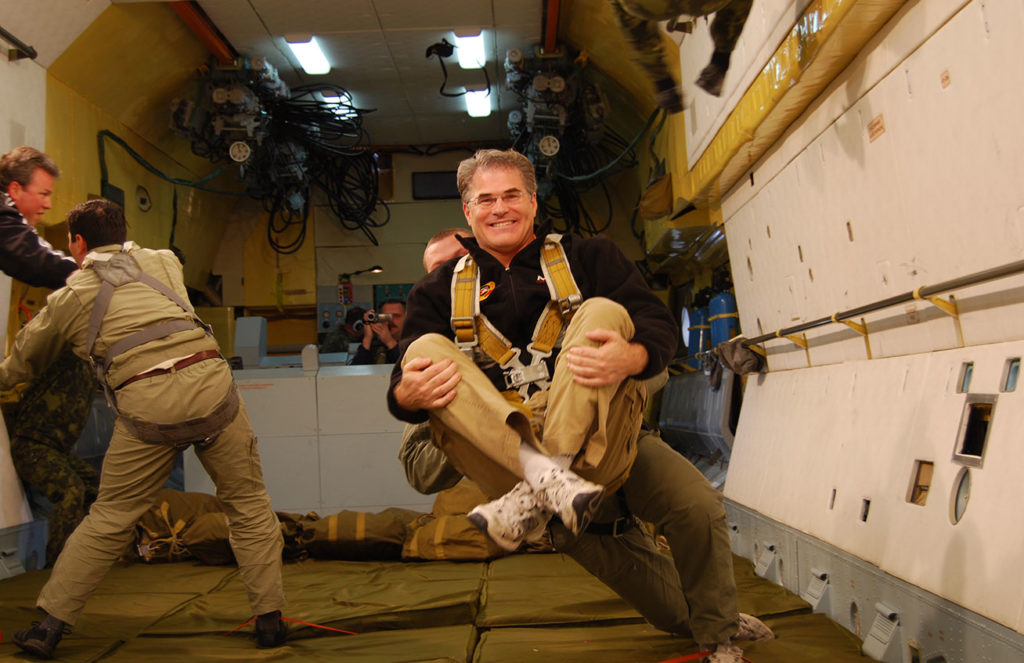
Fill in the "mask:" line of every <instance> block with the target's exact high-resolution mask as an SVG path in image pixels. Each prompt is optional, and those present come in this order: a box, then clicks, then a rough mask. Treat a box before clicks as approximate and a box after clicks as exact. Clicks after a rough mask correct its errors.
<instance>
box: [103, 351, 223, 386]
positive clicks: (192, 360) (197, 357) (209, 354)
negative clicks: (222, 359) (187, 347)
mask: <svg viewBox="0 0 1024 663" xmlns="http://www.w3.org/2000/svg"><path fill="white" fill-rule="evenodd" d="M219 356H220V351H219V350H203V351H202V352H197V353H195V354H194V355H192V356H191V357H185V358H184V359H182V360H181V361H178V362H175V364H174V365H173V366H171V367H170V368H154V369H153V370H151V371H146V372H145V373H139V374H138V375H136V376H134V377H130V378H128V379H127V380H125V381H124V382H122V383H121V384H120V385H118V387H117V388H118V389H120V388H122V387H125V386H127V385H130V384H131V383H132V382H135V381H136V380H141V379H142V378H151V377H153V376H155V375H163V374H164V373H173V372H174V371H177V370H181V369H182V368H185V367H186V366H191V365H192V364H198V363H199V362H201V361H206V360H207V359H213V358H214V357H219Z"/></svg>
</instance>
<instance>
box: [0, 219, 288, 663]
mask: <svg viewBox="0 0 1024 663" xmlns="http://www.w3.org/2000/svg"><path fill="white" fill-rule="evenodd" d="M67 220H68V228H69V233H68V234H69V237H68V240H69V247H70V252H71V255H72V257H74V259H75V261H76V262H77V263H78V265H79V266H80V267H81V269H80V271H78V272H76V273H74V274H72V275H71V276H70V277H69V278H68V280H67V285H66V286H65V287H63V288H61V289H60V290H57V291H56V292H54V293H53V294H51V295H50V296H49V297H48V299H47V304H46V307H44V308H43V309H42V310H41V311H40V312H39V314H38V315H36V317H34V318H33V319H32V320H31V322H29V324H28V325H26V326H25V327H24V328H23V329H22V330H21V331H20V332H19V333H18V336H17V338H16V340H15V344H14V348H13V350H12V352H11V354H10V356H8V357H7V359H5V360H4V361H3V363H0V388H2V387H8V386H10V385H13V384H16V383H18V382H21V381H24V380H26V379H28V378H30V377H31V376H33V375H35V374H37V373H39V372H40V371H42V370H44V369H45V368H46V367H47V366H48V365H49V363H50V362H51V361H53V359H54V358H55V357H56V356H57V354H58V353H59V352H60V350H61V348H62V347H64V346H65V345H66V344H70V345H71V348H72V350H73V351H74V352H75V354H77V355H78V356H79V357H81V358H83V359H86V360H88V361H90V362H91V363H92V364H93V366H94V367H97V373H98V375H99V376H100V378H101V382H102V383H103V387H104V388H105V390H106V392H107V397H108V402H109V403H110V404H111V407H113V408H114V410H115V413H116V417H117V418H116V421H115V425H114V433H113V436H112V438H111V440H110V447H109V450H108V451H107V454H106V457H105V458H104V461H103V471H102V474H101V477H100V489H99V496H98V497H97V499H96V502H95V503H93V505H92V508H91V510H90V511H89V515H87V516H86V518H85V520H83V521H82V523H81V524H80V525H79V526H78V527H77V528H76V529H75V531H74V532H73V533H72V534H71V536H70V538H69V539H68V540H67V543H66V544H65V546H64V549H63V551H62V552H61V554H60V556H59V557H58V559H57V563H56V565H55V566H54V569H53V572H52V574H51V575H50V579H49V581H48V582H47V583H46V585H45V586H44V587H43V589H42V591H41V592H40V595H39V598H38V600H37V602H36V605H37V606H38V607H39V608H40V609H41V610H43V611H44V612H45V613H46V617H45V619H44V620H43V621H42V622H41V623H39V624H36V625H34V626H33V627H31V628H30V629H27V630H24V631H20V632H18V633H16V634H15V635H14V642H15V644H17V645H18V646H19V647H21V648H22V649H24V650H25V651H27V652H29V653H31V654H33V655H36V656H40V657H44V658H49V657H51V656H53V651H54V648H55V647H56V646H57V644H58V643H59V642H60V639H61V635H62V633H63V632H64V630H65V629H66V628H67V627H69V626H70V625H73V624H74V623H75V622H76V621H77V619H78V616H79V614H80V613H81V611H82V609H83V608H84V607H85V602H86V600H87V599H88V598H89V596H90V595H91V594H92V592H93V591H94V590H95V589H96V588H97V586H98V585H99V584H100V582H101V581H102V580H103V577H104V575H105V574H106V572H107V571H108V570H109V569H110V567H111V565H112V564H113V563H114V562H115V561H116V560H117V557H118V555H119V554H120V553H121V551H122V550H123V549H124V547H125V546H126V545H127V544H128V541H129V539H130V537H131V531H132V526H133V525H134V523H135V522H136V521H137V520H138V519H139V517H140V516H141V515H142V514H143V513H144V512H145V511H146V510H147V509H149V508H150V506H152V503H153V500H154V496H155V494H156V492H157V491H158V490H159V489H160V487H161V486H162V485H163V483H164V481H165V480H166V479H167V476H168V475H169V474H170V472H171V469H172V466H173V464H174V459H175V457H176V456H177V454H178V452H179V451H180V449H181V448H183V447H185V446H188V445H189V444H194V445H195V447H196V453H197V455H198V456H199V458H200V460H201V462H202V463H203V466H204V467H205V468H206V471H207V472H209V474H210V476H211V478H212V479H213V481H214V484H215V485H216V486H217V496H218V497H219V498H220V499H221V500H222V501H223V502H224V504H225V506H226V508H227V514H228V519H229V524H230V529H231V545H232V548H233V549H234V552H235V557H236V558H237V559H238V563H239V568H240V572H241V576H242V579H243V581H244V582H245V585H246V589H247V590H248V594H249V602H250V604H251V606H252V610H253V612H254V614H256V615H257V616H258V619H257V624H256V635H257V643H258V644H259V646H261V647H274V646H279V645H281V644H283V642H284V638H285V629H284V626H283V624H282V621H281V613H280V610H281V608H282V607H284V603H285V598H284V590H283V587H282V582H281V550H282V546H283V542H282V539H281V530H280V526H279V525H278V521H277V518H276V517H275V515H274V512H273V509H272V508H271V504H270V498H269V496H268V495H267V492H266V488H265V487H264V484H263V475H262V470H261V467H260V459H259V452H258V451H257V448H256V438H255V436H254V435H253V432H252V428H251V426H250V424H249V418H248V415H247V414H246V411H245V406H244V404H243V403H242V402H241V399H240V398H239V397H238V395H237V391H236V389H235V384H234V380H233V378H232V376H231V370H230V368H229V367H228V363H227V362H226V361H225V360H224V358H223V357H221V355H220V352H219V349H218V347H217V342H216V340H214V338H213V335H212V334H210V333H209V331H208V328H207V327H206V326H205V325H204V324H203V323H202V321H200V320H199V319H198V318H197V317H196V316H195V313H194V311H193V310H192V307H191V306H190V305H189V304H188V301H187V294H186V291H185V284H184V281H183V274H182V267H181V263H179V262H178V260H177V258H175V256H174V254H173V253H171V252H170V251H166V250H161V251H155V250H150V249H143V248H139V247H138V246H137V245H135V244H134V243H133V242H125V239H126V232H127V231H126V224H125V219H124V215H123V213H122V212H121V209H120V207H118V206H117V205H116V204H115V203H112V202H110V201H108V200H102V199H100V200H91V201H89V202H87V203H82V204H81V205H78V206H76V207H74V208H73V209H72V210H71V211H70V212H69V213H68V219H67ZM108 283H109V285H107V284H108ZM111 286H113V287H111Z"/></svg>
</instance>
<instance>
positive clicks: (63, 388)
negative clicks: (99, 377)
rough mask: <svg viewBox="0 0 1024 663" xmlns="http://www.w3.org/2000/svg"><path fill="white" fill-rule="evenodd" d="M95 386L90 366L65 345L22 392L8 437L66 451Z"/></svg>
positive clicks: (75, 436) (78, 432) (84, 416)
mask: <svg viewBox="0 0 1024 663" xmlns="http://www.w3.org/2000/svg"><path fill="white" fill-rule="evenodd" d="M97 387H98V385H97V382H96V377H95V375H94V374H93V372H92V369H91V368H90V367H89V365H88V364H86V363H85V362H84V361H82V360H81V359H80V358H78V356H76V355H75V354H74V353H72V352H71V350H70V349H68V348H65V349H64V351H63V352H61V354H60V355H58V357H57V359H55V360H54V362H53V363H52V364H50V366H49V367H48V368H47V369H46V370H44V371H43V372H42V373H40V374H39V375H38V376H37V377H36V378H35V379H34V380H33V381H32V382H31V383H30V384H29V386H28V388H27V389H26V390H25V392H24V394H22V397H21V402H20V403H19V404H18V411H17V415H16V417H15V418H14V421H11V422H8V430H9V431H10V435H11V440H12V443H13V440H14V439H15V438H21V439H24V440H31V441H34V442H39V443H41V444H45V445H47V446H50V447H52V448H54V449H62V450H65V451H69V450H70V449H71V448H72V447H73V446H74V445H75V442H76V441H78V437H79V436H80V435H81V434H82V429H83V428H84V427H85V422H86V421H87V420H88V418H89V409H90V408H91V407H92V399H93V396H94V395H95V393H96V389H97Z"/></svg>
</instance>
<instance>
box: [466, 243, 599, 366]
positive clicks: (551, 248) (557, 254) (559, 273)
mask: <svg viewBox="0 0 1024 663" xmlns="http://www.w3.org/2000/svg"><path fill="white" fill-rule="evenodd" d="M561 239H562V237H561V235H558V234H550V235H548V236H547V237H546V238H545V240H544V245H543V246H542V247H541V270H542V271H543V272H544V277H545V280H546V281H547V284H548V292H549V293H550V295H551V302H549V303H548V305H547V306H545V307H544V312H543V313H542V314H541V317H540V319H539V320H538V321H537V325H536V326H535V327H534V333H533V340H532V343H531V344H530V350H531V353H540V355H541V356H547V355H549V354H551V352H552V351H553V350H554V348H555V346H556V345H557V344H558V340H559V338H560V337H561V335H562V330H563V329H564V328H565V325H566V324H568V322H569V320H570V319H571V318H572V314H573V313H574V312H575V311H576V308H578V307H579V304H580V302H582V296H581V295H580V291H579V287H578V286H577V285H576V280H575V279H574V278H573V276H572V271H571V270H570V269H569V259H568V258H567V257H566V255H565V249H564V248H562V242H561ZM479 293H480V274H479V271H478V270H477V266H476V262H475V261H474V260H473V259H472V258H471V257H469V256H465V257H464V258H463V259H462V260H460V261H459V263H458V264H457V265H456V267H455V274H454V275H453V276H452V319H451V325H452V331H453V332H454V333H455V341H456V343H457V344H458V345H459V346H460V347H462V348H464V349H465V348H467V347H476V346H478V347H479V348H480V350H482V351H483V352H484V354H486V355H487V356H488V357H490V358H491V359H492V360H494V362H496V363H497V364H498V365H499V366H502V367H504V366H505V365H506V364H507V363H508V362H509V361H511V360H513V359H514V358H515V356H516V350H515V348H513V347H512V344H511V343H510V342H509V341H508V339H506V338H505V337H504V336H503V335H502V334H501V332H499V331H498V330H497V329H495V328H494V326H493V325H491V324H490V322H489V321H488V320H487V318H486V316H484V315H482V314H481V313H480V307H479V303H480V295H479Z"/></svg>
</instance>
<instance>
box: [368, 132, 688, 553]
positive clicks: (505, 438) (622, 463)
mask: <svg viewBox="0 0 1024 663" xmlns="http://www.w3.org/2000/svg"><path fill="white" fill-rule="evenodd" d="M458 185H459V191H460V193H461V194H462V200H463V212H464V214H465V216H466V221H467V222H468V224H469V226H470V228H471V229H472V230H473V235H474V237H473V238H466V239H463V240H461V241H462V242H463V244H464V245H465V246H466V248H467V249H468V251H469V255H468V256H465V257H464V258H462V259H460V260H459V261H457V262H448V263H445V264H444V265H443V266H441V267H440V268H438V269H436V270H435V271H434V272H432V273H430V274H428V275H427V276H426V277H425V278H424V279H422V280H421V281H420V282H419V283H417V284H416V286H415V287H414V288H413V290H412V292H411V293H410V295H409V300H408V315H407V319H406V326H405V330H404V335H403V338H402V343H401V347H402V350H403V353H402V354H403V358H402V359H401V360H400V362H399V363H398V364H396V365H395V370H394V372H393V373H392V384H391V388H390V390H389V393H388V403H389V407H390V409H391V412H392V413H393V414H394V415H395V416H396V417H398V418H399V419H402V420H404V421H408V422H411V423H416V422H422V421H426V420H428V419H429V421H430V423H431V426H432V427H433V428H434V429H435V432H436V433H437V434H436V435H435V438H436V439H439V440H440V446H441V448H442V450H443V451H444V452H445V455H446V456H447V457H448V459H449V460H450V461H451V462H452V464H453V465H454V466H455V467H456V468H457V469H458V470H459V471H460V472H461V473H462V474H464V475H466V476H469V477H470V478H471V479H473V480H474V481H476V482H477V484H479V485H480V487H481V488H482V489H483V490H484V492H485V493H487V494H488V495H489V496H491V497H492V498H495V499H494V501H493V502H490V503H488V504H485V505H482V506H480V507H477V508H476V509H475V510H474V511H473V513H472V514H471V515H470V519H471V520H472V521H473V522H474V524H476V525H477V526H478V527H480V528H481V529H482V530H484V531H485V532H486V533H487V535H488V536H490V537H491V538H492V539H493V540H494V541H495V542H497V543H498V544H499V545H501V546H502V547H504V548H506V549H508V550H514V549H516V548H517V547H518V546H519V545H520V544H521V543H522V542H523V541H524V540H526V539H527V538H529V537H530V536H531V534H533V533H535V532H539V531H541V530H543V528H544V527H545V526H546V525H547V522H548V520H550V519H551V518H552V517H553V516H558V517H559V518H560V519H561V520H562V522H563V523H564V524H565V525H566V527H568V528H569V529H570V530H571V531H572V532H573V533H574V534H578V533H579V532H581V531H582V530H584V529H585V528H586V526H587V524H588V523H589V521H590V519H591V518H592V516H593V514H594V511H595V510H596V509H597V507H598V506H599V505H600V503H601V500H602V498H603V497H604V494H605V492H606V491H611V490H615V489H616V488H617V487H618V486H619V485H620V484H621V483H622V481H623V480H624V478H625V475H626V473H627V472H628V470H629V467H630V465H631V464H632V462H633V459H634V457H635V455H636V439H637V433H638V431H639V428H640V418H641V411H642V409H643V404H644V400H645V397H646V393H645V391H644V387H643V385H642V383H641V380H643V379H644V378H647V377H650V376H652V375H655V374H657V373H659V372H660V371H661V370H662V369H664V367H665V365H666V363H667V362H668V360H669V359H670V358H671V357H672V355H673V353H674V352H675V349H676V342H677V336H678V330H677V329H676V326H675V322H674V320H673V319H672V316H671V314H670V313H669V311H668V310H667V309H666V308H665V306H664V304H662V302H661V301H660V300H659V299H658V298H657V297H655V295H654V294H653V293H652V292H651V291H650V289H649V288H648V287H647V285H646V283H645V282H644V280H643V277H642V276H641V275H640V273H639V272H638V271H637V270H636V268H635V267H634V266H633V264H632V263H631V262H630V261H629V260H627V259H626V257H625V256H623V255H622V253H621V252H620V251H619V250H618V248H616V246H615V245H614V244H613V243H612V242H611V241H609V240H608V239H606V238H603V237H593V238H588V239H584V238H581V237H575V236H560V235H557V234H550V233H549V230H548V228H547V227H546V226H544V227H541V228H539V229H537V228H535V227H534V219H535V215H536V213H537V195H536V192H537V181H536V176H535V174H534V170H533V166H532V164H530V162H529V161H528V160H527V159H526V157H524V156H522V155H521V154H518V153H516V152H513V151H498V150H481V151H480V152H477V153H476V155H474V156H473V157H472V158H470V159H467V160H465V161H463V162H462V164H461V165H460V166H459V171H458Z"/></svg>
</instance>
